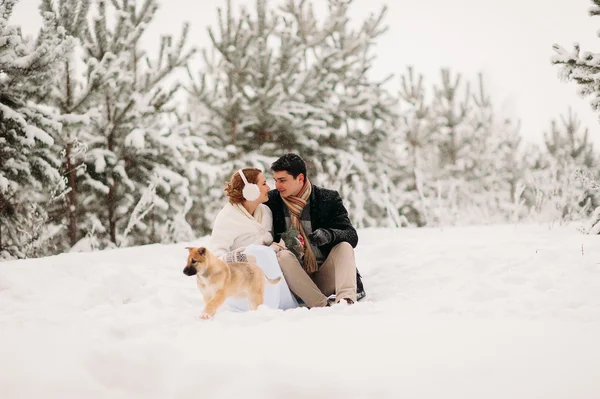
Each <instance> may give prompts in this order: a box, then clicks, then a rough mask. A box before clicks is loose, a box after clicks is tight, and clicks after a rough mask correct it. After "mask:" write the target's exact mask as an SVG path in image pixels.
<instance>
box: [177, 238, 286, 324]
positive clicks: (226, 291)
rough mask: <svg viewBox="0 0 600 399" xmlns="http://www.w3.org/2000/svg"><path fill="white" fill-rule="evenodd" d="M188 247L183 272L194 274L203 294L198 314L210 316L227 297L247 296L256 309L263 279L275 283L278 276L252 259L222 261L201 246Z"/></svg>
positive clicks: (259, 303) (260, 296)
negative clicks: (200, 310) (271, 273)
mask: <svg viewBox="0 0 600 399" xmlns="http://www.w3.org/2000/svg"><path fill="white" fill-rule="evenodd" d="M186 249H187V250H189V251H190V252H189V255H188V259H187V265H186V266H185V268H184V269H183V273H184V274H185V275H186V276H194V275H195V276H196V283H197V284H198V288H199V289H200V292H201V293H202V296H203V297H204V304H205V306H204V310H203V311H202V315H201V316H200V318H202V319H209V318H211V317H212V316H214V314H215V312H216V311H217V309H218V308H219V306H221V305H222V304H223V302H225V299H227V298H229V297H235V298H248V301H249V305H250V306H249V307H250V309H252V310H256V308H258V307H259V306H260V305H262V303H263V297H264V293H265V280H266V281H268V282H269V283H270V284H277V283H278V282H279V280H281V276H280V277H277V278H274V279H270V278H268V277H267V276H266V275H265V273H264V272H263V270H262V269H261V268H260V267H258V266H257V265H255V264H254V263H246V262H233V263H225V262H223V261H222V260H221V259H219V258H217V257H216V256H215V255H213V254H212V253H211V252H210V251H209V250H208V249H206V248H204V247H199V248H192V247H186Z"/></svg>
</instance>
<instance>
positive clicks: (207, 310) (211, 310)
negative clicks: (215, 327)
mask: <svg viewBox="0 0 600 399" xmlns="http://www.w3.org/2000/svg"><path fill="white" fill-rule="evenodd" d="M225 299H227V296H226V295H225V290H222V289H221V290H219V291H217V292H216V293H215V295H214V296H213V297H212V299H211V300H210V301H208V302H207V303H206V306H204V310H203V311H202V314H201V315H200V318H201V319H203V320H206V319H210V318H211V317H213V316H214V315H215V313H216V312H217V309H218V308H219V306H221V305H222V304H223V302H225Z"/></svg>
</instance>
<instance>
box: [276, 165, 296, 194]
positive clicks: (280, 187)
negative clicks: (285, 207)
mask: <svg viewBox="0 0 600 399" xmlns="http://www.w3.org/2000/svg"><path fill="white" fill-rule="evenodd" d="M273 179H275V188H276V189H277V191H279V194H281V196H282V197H289V196H290V195H292V196H294V195H297V194H298V192H299V191H300V189H301V188H302V187H303V186H304V174H302V173H300V174H299V175H298V177H296V178H295V179H294V176H292V175H290V174H289V173H288V172H287V171H285V170H282V171H280V172H275V173H274V174H273Z"/></svg>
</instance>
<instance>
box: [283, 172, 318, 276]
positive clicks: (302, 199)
mask: <svg viewBox="0 0 600 399" xmlns="http://www.w3.org/2000/svg"><path fill="white" fill-rule="evenodd" d="M311 192H312V184H310V181H309V180H308V179H306V180H305V182H304V186H302V188H301V189H300V191H299V192H298V195H295V196H292V195H290V196H289V197H281V199H282V200H283V203H284V204H285V205H286V206H287V208H288V210H289V211H290V219H291V222H292V226H293V227H294V228H295V229H296V230H298V231H299V232H300V234H301V235H302V238H304V265H303V267H304V270H305V271H306V273H308V274H312V273H314V272H316V271H317V270H319V267H318V265H317V258H316V257H315V254H314V252H313V250H312V248H311V246H310V242H309V241H308V237H306V233H305V232H304V227H302V222H301V221H300V214H302V210H303V209H304V207H305V206H306V204H307V203H308V199H309V198H310V193H311Z"/></svg>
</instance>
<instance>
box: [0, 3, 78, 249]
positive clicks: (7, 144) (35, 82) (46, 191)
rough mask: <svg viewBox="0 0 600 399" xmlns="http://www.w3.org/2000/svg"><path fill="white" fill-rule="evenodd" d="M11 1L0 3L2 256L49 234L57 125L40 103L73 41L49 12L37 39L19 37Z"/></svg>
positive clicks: (56, 178) (58, 184) (57, 180)
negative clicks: (49, 208)
mask: <svg viewBox="0 0 600 399" xmlns="http://www.w3.org/2000/svg"><path fill="white" fill-rule="evenodd" d="M15 3H16V0H5V1H3V2H2V3H0V258H8V257H19V258H22V257H26V256H37V255H39V254H40V252H39V251H37V252H35V251H34V250H35V248H34V246H35V244H36V242H37V243H39V241H40V240H41V239H44V238H47V236H48V235H49V234H51V233H52V232H50V231H49V230H48V229H47V223H48V215H47V214H46V212H45V208H46V207H47V206H48V203H49V201H50V200H51V199H54V198H52V197H53V196H54V197H56V196H57V195H58V194H59V193H60V191H62V188H63V187H62V184H63V181H62V179H61V176H60V173H59V171H58V168H59V166H60V162H59V160H58V157H57V156H56V155H55V154H54V153H53V152H52V151H51V150H50V147H51V146H52V145H53V143H54V138H55V137H56V135H57V134H58V133H59V132H60V130H61V125H60V123H58V121H57V120H56V119H55V117H54V114H53V112H52V110H51V109H48V108H47V107H44V106H42V105H40V103H42V102H43V99H44V97H45V96H46V95H47V92H48V87H49V86H48V83H47V82H49V81H50V80H51V79H52V77H53V76H54V75H55V73H56V68H57V65H58V64H59V63H60V62H61V61H62V60H64V59H65V58H66V55H67V53H68V52H69V51H70V49H71V46H72V42H71V40H69V39H68V38H67V37H66V34H65V31H64V29H62V28H57V27H56V24H55V16H54V15H53V14H52V13H50V12H46V13H44V14H43V26H42V28H41V30H40V32H39V34H38V37H37V38H36V39H35V40H26V39H25V38H23V36H22V34H21V30H20V29H19V28H18V27H15V26H11V25H9V24H8V20H9V18H10V16H11V14H12V10H13V7H14V5H15ZM34 216H36V217H35V218H34Z"/></svg>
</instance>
